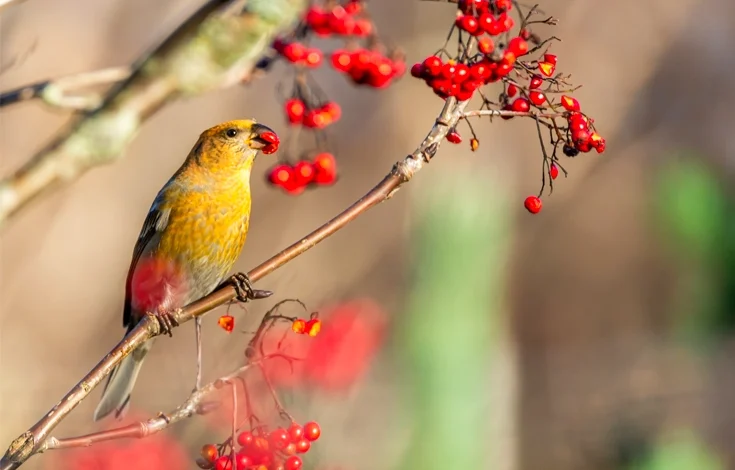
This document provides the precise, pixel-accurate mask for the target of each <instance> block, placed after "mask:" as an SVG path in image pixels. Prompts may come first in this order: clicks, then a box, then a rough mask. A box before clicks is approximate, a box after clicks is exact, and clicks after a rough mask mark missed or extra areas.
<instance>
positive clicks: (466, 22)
mask: <svg viewBox="0 0 735 470" xmlns="http://www.w3.org/2000/svg"><path fill="white" fill-rule="evenodd" d="M455 23H456V25H457V27H458V28H459V29H461V30H463V31H467V32H468V33H470V34H476V33H477V32H478V31H479V28H480V25H479V24H478V23H477V18H475V17H474V16H472V15H462V16H460V17H458V18H457V20H456V21H455Z"/></svg>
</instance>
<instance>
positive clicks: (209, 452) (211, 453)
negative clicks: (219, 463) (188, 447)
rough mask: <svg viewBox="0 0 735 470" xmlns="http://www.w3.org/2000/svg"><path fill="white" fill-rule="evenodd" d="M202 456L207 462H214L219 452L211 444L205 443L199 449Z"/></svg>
mask: <svg viewBox="0 0 735 470" xmlns="http://www.w3.org/2000/svg"><path fill="white" fill-rule="evenodd" d="M201 454H202V457H203V458H204V459H205V460H206V461H207V462H214V461H215V460H217V457H218V456H219V452H218V451H217V447H216V446H214V445H212V444H207V445H205V446H203V447H202V451H201Z"/></svg>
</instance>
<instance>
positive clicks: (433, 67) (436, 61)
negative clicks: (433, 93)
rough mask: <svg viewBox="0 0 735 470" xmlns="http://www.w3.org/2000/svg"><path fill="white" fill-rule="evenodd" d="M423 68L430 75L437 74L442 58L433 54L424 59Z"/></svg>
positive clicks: (434, 75) (440, 68)
mask: <svg viewBox="0 0 735 470" xmlns="http://www.w3.org/2000/svg"><path fill="white" fill-rule="evenodd" d="M423 65H424V70H425V71H426V73H427V74H428V75H429V76H431V77H436V76H438V75H439V74H440V73H441V71H442V60H441V59H440V58H439V57H437V56H435V55H433V56H431V57H427V58H426V59H424V63H423Z"/></svg>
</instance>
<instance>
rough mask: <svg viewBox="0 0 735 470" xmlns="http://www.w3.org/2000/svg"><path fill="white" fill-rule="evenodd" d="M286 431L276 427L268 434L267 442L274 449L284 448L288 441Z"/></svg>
mask: <svg viewBox="0 0 735 470" xmlns="http://www.w3.org/2000/svg"><path fill="white" fill-rule="evenodd" d="M289 440H290V439H289V436H288V431H286V430H285V429H283V428H276V429H274V430H273V431H271V432H270V434H269V435H268V442H269V443H270V446H271V447H273V448H274V449H278V450H282V449H285V448H286V446H287V445H288V443H289Z"/></svg>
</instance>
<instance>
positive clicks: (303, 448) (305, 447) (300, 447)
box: [296, 439, 311, 454]
mask: <svg viewBox="0 0 735 470" xmlns="http://www.w3.org/2000/svg"><path fill="white" fill-rule="evenodd" d="M310 448H311V442H309V440H308V439H301V440H299V442H297V443H296V452H298V453H299V454H305V453H307V452H309V449H310Z"/></svg>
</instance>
